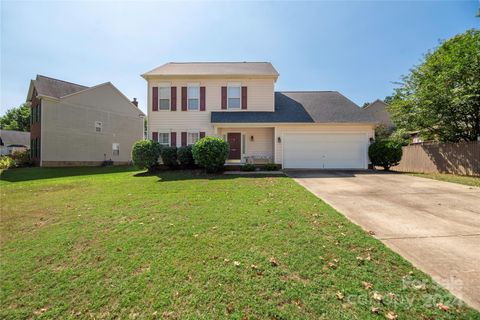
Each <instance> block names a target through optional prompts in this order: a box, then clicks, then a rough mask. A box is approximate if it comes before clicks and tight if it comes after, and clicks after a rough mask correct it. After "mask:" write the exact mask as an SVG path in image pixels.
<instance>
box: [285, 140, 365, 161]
mask: <svg viewBox="0 0 480 320" xmlns="http://www.w3.org/2000/svg"><path fill="white" fill-rule="evenodd" d="M367 147H368V136H367V134H366V133H337V132H334V133H325V132H321V133H320V132H308V133H296V132H295V133H284V135H283V167H284V168H287V169H294V168H295V169H366V168H367V166H368V164H367Z"/></svg>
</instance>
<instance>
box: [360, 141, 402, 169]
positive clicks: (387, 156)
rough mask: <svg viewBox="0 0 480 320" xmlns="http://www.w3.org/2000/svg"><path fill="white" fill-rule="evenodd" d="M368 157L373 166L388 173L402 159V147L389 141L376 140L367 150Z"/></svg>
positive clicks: (395, 142)
mask: <svg viewBox="0 0 480 320" xmlns="http://www.w3.org/2000/svg"><path fill="white" fill-rule="evenodd" d="M368 156H369V157H370V161H372V164H373V165H374V166H380V167H383V169H384V170H385V171H388V170H390V167H393V166H396V165H398V163H399V162H400V160H401V159H402V145H401V144H400V143H398V142H397V141H393V140H389V139H384V140H377V141H375V142H374V143H372V144H371V145H370V147H369V148H368Z"/></svg>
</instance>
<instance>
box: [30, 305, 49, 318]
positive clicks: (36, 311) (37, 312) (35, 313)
mask: <svg viewBox="0 0 480 320" xmlns="http://www.w3.org/2000/svg"><path fill="white" fill-rule="evenodd" d="M47 311H48V308H45V307H44V308H40V309H38V310H35V311H33V314H34V315H37V316H38V315H41V314H43V313H45V312H47Z"/></svg>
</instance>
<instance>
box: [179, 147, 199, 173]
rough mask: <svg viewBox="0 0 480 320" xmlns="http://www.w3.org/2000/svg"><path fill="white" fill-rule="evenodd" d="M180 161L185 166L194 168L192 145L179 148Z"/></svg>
mask: <svg viewBox="0 0 480 320" xmlns="http://www.w3.org/2000/svg"><path fill="white" fill-rule="evenodd" d="M177 158H178V162H179V163H180V165H181V166H182V167H183V168H193V167H194V166H195V159H193V154H192V146H185V147H180V148H178V149H177Z"/></svg>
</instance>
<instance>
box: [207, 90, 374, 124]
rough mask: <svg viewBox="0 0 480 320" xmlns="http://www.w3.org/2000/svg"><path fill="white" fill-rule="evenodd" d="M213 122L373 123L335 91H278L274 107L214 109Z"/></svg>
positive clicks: (366, 115)
mask: <svg viewBox="0 0 480 320" xmlns="http://www.w3.org/2000/svg"><path fill="white" fill-rule="evenodd" d="M211 122H213V123H248V122H253V123H373V122H375V121H374V119H373V118H372V117H371V116H370V115H369V114H367V113H364V112H362V109H361V108H360V107H359V106H357V105H356V104H355V103H353V102H352V101H350V100H349V99H347V98H346V97H345V96H343V95H342V94H340V93H339V92H336V91H304V92H302V91H296V92H275V111H274V112H257V111H238V112H221V111H220V112H212V115H211Z"/></svg>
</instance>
